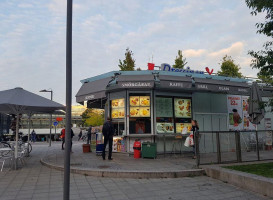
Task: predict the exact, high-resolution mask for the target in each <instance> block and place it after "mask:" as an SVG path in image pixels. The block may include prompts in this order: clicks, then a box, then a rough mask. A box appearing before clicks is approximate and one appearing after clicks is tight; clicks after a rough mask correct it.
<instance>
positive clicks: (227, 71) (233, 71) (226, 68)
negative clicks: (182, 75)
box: [217, 55, 243, 78]
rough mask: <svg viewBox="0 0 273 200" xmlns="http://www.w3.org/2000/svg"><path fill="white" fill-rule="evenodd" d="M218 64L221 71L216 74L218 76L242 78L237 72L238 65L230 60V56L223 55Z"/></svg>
mask: <svg viewBox="0 0 273 200" xmlns="http://www.w3.org/2000/svg"><path fill="white" fill-rule="evenodd" d="M219 64H220V65H221V71H218V72H217V74H218V75H220V76H229V77H238V78H242V77H243V76H242V74H241V72H239V70H240V67H239V65H236V64H235V61H234V60H233V59H232V58H231V56H228V55H225V56H224V57H223V59H222V61H221V63H219Z"/></svg>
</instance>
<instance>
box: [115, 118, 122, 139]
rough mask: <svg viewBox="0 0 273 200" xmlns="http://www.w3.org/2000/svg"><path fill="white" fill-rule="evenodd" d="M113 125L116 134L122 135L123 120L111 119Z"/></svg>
mask: <svg viewBox="0 0 273 200" xmlns="http://www.w3.org/2000/svg"><path fill="white" fill-rule="evenodd" d="M113 126H114V130H115V135H116V136H122V135H123V132H124V122H115V121H113Z"/></svg>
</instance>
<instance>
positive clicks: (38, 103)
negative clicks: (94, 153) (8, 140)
mask: <svg viewBox="0 0 273 200" xmlns="http://www.w3.org/2000/svg"><path fill="white" fill-rule="evenodd" d="M61 109H62V110H63V109H64V106H63V105H62V104H59V103H56V102H54V101H51V100H48V99H46V98H44V97H42V96H39V95H37V94H34V93H31V92H28V91H26V90H24V89H23V88H19V87H17V88H14V89H11V90H4V91H0V112H2V113H8V114H15V115H17V120H16V141H15V155H14V156H15V169H16V168H17V166H16V165H17V158H18V133H19V114H28V115H29V116H31V115H32V114H34V113H52V112H54V111H55V110H61Z"/></svg>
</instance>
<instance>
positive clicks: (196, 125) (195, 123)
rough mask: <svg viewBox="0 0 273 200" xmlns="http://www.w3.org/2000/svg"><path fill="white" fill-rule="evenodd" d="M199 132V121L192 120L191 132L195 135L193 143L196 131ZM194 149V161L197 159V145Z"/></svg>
mask: <svg viewBox="0 0 273 200" xmlns="http://www.w3.org/2000/svg"><path fill="white" fill-rule="evenodd" d="M198 130H199V126H198V122H197V120H191V131H192V134H193V141H194V135H195V133H196V131H198ZM192 148H193V159H196V152H195V145H193V146H192Z"/></svg>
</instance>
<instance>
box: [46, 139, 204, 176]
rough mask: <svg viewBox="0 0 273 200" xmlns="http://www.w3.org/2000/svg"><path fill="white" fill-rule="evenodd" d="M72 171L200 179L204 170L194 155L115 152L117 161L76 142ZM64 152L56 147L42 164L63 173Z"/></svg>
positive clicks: (96, 174)
mask: <svg viewBox="0 0 273 200" xmlns="http://www.w3.org/2000/svg"><path fill="white" fill-rule="evenodd" d="M73 152H74V153H72V154H71V172H73V173H79V174H85V175H91V176H100V177H119V178H176V177H185V176H200V175H203V174H204V170H203V169H196V167H195V166H196V165H195V160H193V159H192V157H191V155H182V156H181V155H177V154H176V155H172V156H166V157H164V156H159V157H160V158H159V159H142V158H141V159H134V158H133V156H129V155H128V154H124V153H113V156H112V157H113V160H111V161H109V160H107V159H106V160H102V157H101V156H97V155H96V153H95V152H92V153H82V142H78V141H75V142H74V143H73ZM63 162H64V151H62V150H60V146H59V145H57V144H56V145H53V146H52V148H50V151H48V153H47V155H46V156H44V157H43V158H42V160H41V163H42V164H44V165H46V166H48V167H51V168H53V169H58V170H63Z"/></svg>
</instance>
